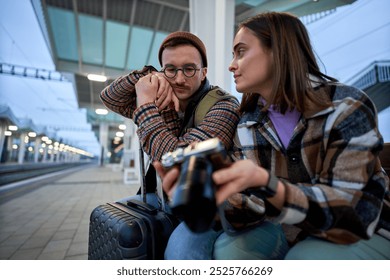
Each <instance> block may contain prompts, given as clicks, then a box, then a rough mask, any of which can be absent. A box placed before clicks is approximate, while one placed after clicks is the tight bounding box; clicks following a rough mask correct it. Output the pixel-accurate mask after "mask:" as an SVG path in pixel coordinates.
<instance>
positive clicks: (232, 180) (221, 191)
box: [213, 160, 269, 205]
mask: <svg viewBox="0 0 390 280" xmlns="http://www.w3.org/2000/svg"><path fill="white" fill-rule="evenodd" d="M268 176H269V175H268V172H267V171H266V170H265V169H264V168H262V167H260V166H258V165H256V164H255V163H254V162H253V161H251V160H239V161H236V162H235V163H233V164H232V165H230V166H229V167H228V168H224V169H220V170H217V171H215V172H214V173H213V180H214V182H215V184H216V185H218V189H217V191H216V194H215V196H216V200H217V204H218V205H219V204H221V203H222V202H223V201H224V200H226V199H227V198H228V197H230V196H231V195H233V194H235V193H238V192H242V191H244V190H245V189H247V188H249V187H256V186H260V185H265V184H267V182H268Z"/></svg>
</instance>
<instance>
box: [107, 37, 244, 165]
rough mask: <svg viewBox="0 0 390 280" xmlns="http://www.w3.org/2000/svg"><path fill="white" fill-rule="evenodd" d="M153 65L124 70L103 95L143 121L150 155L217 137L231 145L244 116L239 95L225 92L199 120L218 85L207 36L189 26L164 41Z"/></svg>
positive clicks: (113, 107) (141, 125)
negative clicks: (213, 81)
mask: <svg viewBox="0 0 390 280" xmlns="http://www.w3.org/2000/svg"><path fill="white" fill-rule="evenodd" d="M158 59H159V62H160V64H161V67H162V69H161V71H158V70H156V69H155V68H154V67H153V66H145V67H144V68H143V69H142V70H138V71H133V72H131V73H130V74H128V75H125V76H121V77H119V78H117V79H116V80H115V81H113V82H112V83H111V84H110V85H108V86H107V87H106V88H105V89H104V90H103V91H102V92H101V93H100V98H101V100H102V101H103V103H104V105H105V106H106V107H107V108H108V109H110V110H112V111H114V112H116V113H118V114H120V115H122V116H125V117H127V118H131V119H132V120H133V121H134V122H135V124H136V125H137V126H138V130H137V134H138V136H139V139H140V142H141V144H142V147H143V149H144V151H145V152H146V153H147V154H148V155H149V156H150V157H151V160H160V159H161V156H162V155H164V154H165V153H167V152H170V151H174V150H176V149H177V148H179V147H186V146H188V145H189V144H191V143H192V142H195V141H196V142H199V141H203V140H207V139H209V138H213V137H218V138H219V139H220V140H221V142H222V143H223V144H224V145H225V148H226V149H229V148H230V146H231V145H232V139H233V136H234V133H235V128H236V125H237V122H238V119H239V116H238V106H239V104H238V101H237V100H236V98H235V97H233V96H232V95H226V93H225V92H224V91H223V90H219V91H218V93H219V94H221V95H226V98H221V100H219V101H218V102H216V103H215V104H214V106H212V107H211V108H210V110H209V111H208V112H207V113H206V114H205V116H204V118H203V120H202V121H201V122H200V123H198V124H195V121H194V114H195V111H196V108H197V106H198V104H199V103H200V101H201V100H202V99H203V98H204V97H205V96H206V95H207V94H208V93H209V92H211V91H212V89H215V88H216V87H214V86H212V85H210V84H209V81H208V79H207V77H206V74H207V66H208V64H207V54H206V48H205V46H204V44H203V42H202V41H201V40H200V39H199V38H198V37H197V36H195V35H194V34H192V33H190V32H183V31H178V32H173V33H171V34H169V35H168V36H167V37H166V38H165V39H164V41H163V42H162V44H161V46H160V49H159V52H158Z"/></svg>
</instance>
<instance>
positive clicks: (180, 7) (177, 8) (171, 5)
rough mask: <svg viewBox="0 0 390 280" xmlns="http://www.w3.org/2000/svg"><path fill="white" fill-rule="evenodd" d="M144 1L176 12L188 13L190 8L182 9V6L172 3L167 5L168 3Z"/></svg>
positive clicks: (161, 0)
mask: <svg viewBox="0 0 390 280" xmlns="http://www.w3.org/2000/svg"><path fill="white" fill-rule="evenodd" d="M144 1H145V2H150V3H154V4H157V5H160V6H165V7H169V8H172V9H176V10H179V11H183V12H189V11H190V7H189V6H187V7H184V6H180V5H176V4H172V3H169V2H166V1H163V0H144Z"/></svg>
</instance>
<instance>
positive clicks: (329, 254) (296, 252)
mask: <svg viewBox="0 0 390 280" xmlns="http://www.w3.org/2000/svg"><path fill="white" fill-rule="evenodd" d="M389 259H390V240H388V239H386V238H384V237H382V236H380V235H378V234H374V235H373V236H372V237H371V239H369V240H360V241H359V242H356V243H353V244H348V245H342V244H335V243H332V242H329V241H326V240H322V239H318V238H315V237H308V238H306V239H305V240H303V241H301V242H299V243H297V244H296V245H295V246H293V247H292V248H291V249H290V251H289V252H288V253H287V256H286V260H389Z"/></svg>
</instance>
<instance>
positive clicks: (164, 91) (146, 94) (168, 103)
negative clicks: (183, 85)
mask: <svg viewBox="0 0 390 280" xmlns="http://www.w3.org/2000/svg"><path fill="white" fill-rule="evenodd" d="M135 90H136V93H137V107H139V106H141V105H144V104H146V103H150V102H154V103H155V104H156V106H157V107H158V109H159V110H160V111H161V110H163V109H165V108H167V107H170V108H172V109H175V110H176V112H178V111H179V100H178V99H177V97H176V95H175V94H174V92H173V89H172V87H171V85H170V84H169V82H168V81H167V80H166V78H165V77H164V75H163V74H161V73H158V72H153V73H150V74H148V75H146V76H144V77H142V78H141V79H139V80H138V82H137V83H136V84H135Z"/></svg>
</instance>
